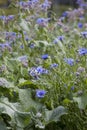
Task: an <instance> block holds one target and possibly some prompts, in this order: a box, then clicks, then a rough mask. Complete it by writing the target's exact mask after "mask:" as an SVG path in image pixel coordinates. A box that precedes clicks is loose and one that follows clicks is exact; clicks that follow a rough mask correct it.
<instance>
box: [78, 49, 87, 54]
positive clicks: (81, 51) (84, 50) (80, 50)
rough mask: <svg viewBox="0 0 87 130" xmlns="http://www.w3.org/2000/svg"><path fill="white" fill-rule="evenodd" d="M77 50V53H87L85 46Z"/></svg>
mask: <svg viewBox="0 0 87 130" xmlns="http://www.w3.org/2000/svg"><path fill="white" fill-rule="evenodd" d="M78 52H79V55H86V54H87V48H80V49H79V50H78Z"/></svg>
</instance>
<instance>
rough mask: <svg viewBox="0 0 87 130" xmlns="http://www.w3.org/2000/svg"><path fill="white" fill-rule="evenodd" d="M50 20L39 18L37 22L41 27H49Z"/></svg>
mask: <svg viewBox="0 0 87 130" xmlns="http://www.w3.org/2000/svg"><path fill="white" fill-rule="evenodd" d="M49 20H50V18H38V19H37V20H36V24H38V25H39V26H41V27H47V25H48V21H49Z"/></svg>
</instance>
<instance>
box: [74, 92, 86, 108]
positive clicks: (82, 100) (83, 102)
mask: <svg viewBox="0 0 87 130" xmlns="http://www.w3.org/2000/svg"><path fill="white" fill-rule="evenodd" d="M73 99H74V101H75V102H77V103H78V106H79V108H80V109H85V108H86V106H87V93H84V94H83V95H82V96H80V97H73Z"/></svg>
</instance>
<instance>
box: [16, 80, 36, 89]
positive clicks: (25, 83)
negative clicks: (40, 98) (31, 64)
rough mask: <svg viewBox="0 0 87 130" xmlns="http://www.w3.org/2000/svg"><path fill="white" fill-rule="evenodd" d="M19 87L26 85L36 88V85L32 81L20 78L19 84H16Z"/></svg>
mask: <svg viewBox="0 0 87 130" xmlns="http://www.w3.org/2000/svg"><path fill="white" fill-rule="evenodd" d="M18 86H19V87H21V88H22V87H27V88H37V86H36V85H35V84H34V83H32V81H30V80H24V79H20V80H19V84H18Z"/></svg>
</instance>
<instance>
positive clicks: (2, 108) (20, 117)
mask: <svg viewBox="0 0 87 130" xmlns="http://www.w3.org/2000/svg"><path fill="white" fill-rule="evenodd" d="M20 107H21V106H20ZM20 107H19V105H18V104H17V103H10V102H9V101H8V99H7V98H2V99H1V100H0V113H1V114H4V115H7V116H8V117H9V118H8V119H9V120H8V122H9V123H10V124H11V126H12V127H16V129H17V130H22V129H23V128H24V127H25V126H27V125H28V123H29V121H30V113H29V112H24V111H20ZM21 109H22V108H21Z"/></svg>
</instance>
